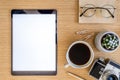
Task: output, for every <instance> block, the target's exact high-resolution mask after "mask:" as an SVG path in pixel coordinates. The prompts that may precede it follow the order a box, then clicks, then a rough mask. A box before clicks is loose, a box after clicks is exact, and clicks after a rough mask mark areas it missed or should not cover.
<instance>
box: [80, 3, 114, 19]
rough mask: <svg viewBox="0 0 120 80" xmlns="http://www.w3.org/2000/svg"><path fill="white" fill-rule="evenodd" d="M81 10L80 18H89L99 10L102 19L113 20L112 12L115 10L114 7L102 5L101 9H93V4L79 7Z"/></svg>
mask: <svg viewBox="0 0 120 80" xmlns="http://www.w3.org/2000/svg"><path fill="white" fill-rule="evenodd" d="M81 8H82V13H81V14H80V17H82V16H85V17H91V16H93V15H94V14H95V12H96V10H97V9H100V12H101V13H102V16H103V17H107V18H109V17H112V18H114V12H115V9H116V8H114V6H112V5H109V4H107V5H104V6H102V7H95V6H94V5H93V4H86V5H85V6H83V7H81Z"/></svg>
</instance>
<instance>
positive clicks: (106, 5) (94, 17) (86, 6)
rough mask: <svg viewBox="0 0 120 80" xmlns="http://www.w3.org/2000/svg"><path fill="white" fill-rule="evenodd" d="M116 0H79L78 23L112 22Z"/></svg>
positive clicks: (114, 16)
mask: <svg viewBox="0 0 120 80" xmlns="http://www.w3.org/2000/svg"><path fill="white" fill-rule="evenodd" d="M116 3H117V1H116V0H104V1H101V0H79V23H114V22H116V21H117V15H116V13H117V10H116V9H115V8H116Z"/></svg>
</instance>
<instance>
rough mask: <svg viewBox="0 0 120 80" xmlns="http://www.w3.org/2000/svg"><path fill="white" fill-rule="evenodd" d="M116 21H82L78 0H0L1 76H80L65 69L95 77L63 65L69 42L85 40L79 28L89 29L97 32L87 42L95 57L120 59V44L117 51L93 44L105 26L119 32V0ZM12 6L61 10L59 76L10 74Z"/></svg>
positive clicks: (2, 79) (62, 79)
mask: <svg viewBox="0 0 120 80" xmlns="http://www.w3.org/2000/svg"><path fill="white" fill-rule="evenodd" d="M117 1H118V3H117V9H116V10H117V22H116V23H112V24H100V23H95V24H87V23H86V24H79V23H78V0H0V80H77V79H75V78H73V77H71V76H69V75H68V74H66V71H70V72H73V73H75V74H77V75H79V76H81V77H83V78H85V79H86V80H94V78H92V77H90V76H89V75H88V71H89V69H90V67H88V68H85V69H73V68H72V67H69V68H67V69H65V68H64V64H66V63H67V62H66V58H65V55H66V51H67V49H68V47H69V45H70V44H71V43H72V42H74V41H76V40H82V39H83V38H84V37H85V36H86V35H87V34H85V35H76V34H75V32H76V31H80V30H86V29H87V30H88V34H89V33H94V36H92V37H91V39H89V40H87V42H88V43H89V44H90V45H91V46H92V48H93V50H94V53H95V58H98V57H105V58H112V59H113V60H115V61H116V62H118V63H120V48H119V49H118V50H117V51H115V52H114V53H111V54H107V53H102V52H99V51H98V50H97V49H96V48H95V45H94V38H95V35H96V34H97V33H98V32H100V31H103V30H108V31H114V32H116V33H118V35H119V36H120V0H117ZM12 9H56V10H57V11H58V54H57V56H58V62H57V65H58V72H57V75H56V76H13V75H11V10H12Z"/></svg>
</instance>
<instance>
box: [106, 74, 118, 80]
mask: <svg viewBox="0 0 120 80" xmlns="http://www.w3.org/2000/svg"><path fill="white" fill-rule="evenodd" d="M107 80H118V78H117V76H116V75H114V74H111V75H109V76H108V77H107Z"/></svg>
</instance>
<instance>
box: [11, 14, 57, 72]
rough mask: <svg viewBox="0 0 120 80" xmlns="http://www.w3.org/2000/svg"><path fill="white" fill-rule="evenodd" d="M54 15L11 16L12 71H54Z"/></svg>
mask: <svg viewBox="0 0 120 80" xmlns="http://www.w3.org/2000/svg"><path fill="white" fill-rule="evenodd" d="M55 20H56V17H55V14H13V51H12V52H13V71H55V70H56V43H55V38H56V37H55V34H56V33H55V30H56V23H55Z"/></svg>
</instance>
